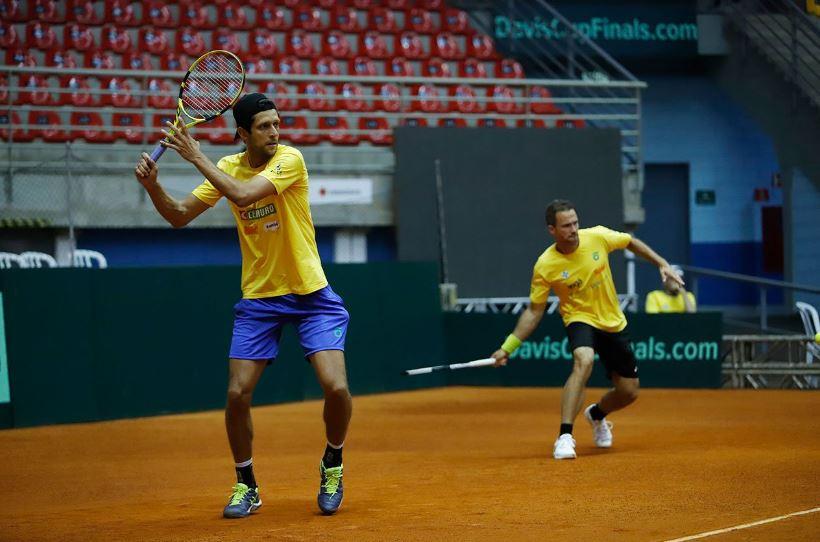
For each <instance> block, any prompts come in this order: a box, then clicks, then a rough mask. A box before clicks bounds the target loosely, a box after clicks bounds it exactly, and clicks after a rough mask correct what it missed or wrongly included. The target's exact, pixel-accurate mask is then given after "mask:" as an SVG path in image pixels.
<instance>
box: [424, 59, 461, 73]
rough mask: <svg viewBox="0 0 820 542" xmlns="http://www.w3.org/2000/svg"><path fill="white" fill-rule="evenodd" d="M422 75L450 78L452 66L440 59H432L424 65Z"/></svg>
mask: <svg viewBox="0 0 820 542" xmlns="http://www.w3.org/2000/svg"><path fill="white" fill-rule="evenodd" d="M421 72H422V75H424V76H425V77H450V76H452V75H453V74H452V72H451V71H450V65H449V64H447V63H446V62H444V61H443V60H442V59H440V58H431V59H430V60H428V61H427V62H425V63H424V64H423V65H422V70H421Z"/></svg>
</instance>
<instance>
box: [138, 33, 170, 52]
mask: <svg viewBox="0 0 820 542" xmlns="http://www.w3.org/2000/svg"><path fill="white" fill-rule="evenodd" d="M138 48H139V50H140V51H145V52H147V53H151V54H152V55H164V54H165V53H167V52H168V50H169V47H168V36H167V35H166V34H165V32H163V31H162V30H159V29H156V28H154V27H152V26H144V27H142V28H140V31H139V41H138Z"/></svg>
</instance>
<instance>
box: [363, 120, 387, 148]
mask: <svg viewBox="0 0 820 542" xmlns="http://www.w3.org/2000/svg"><path fill="white" fill-rule="evenodd" d="M359 130H367V133H366V134H364V139H367V140H368V141H370V142H371V143H372V144H373V145H392V144H393V131H392V130H391V129H390V124H388V122H387V119H384V118H381V117H359Z"/></svg>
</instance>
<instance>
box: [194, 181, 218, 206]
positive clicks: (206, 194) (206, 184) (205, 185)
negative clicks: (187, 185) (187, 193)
mask: <svg viewBox="0 0 820 542" xmlns="http://www.w3.org/2000/svg"><path fill="white" fill-rule="evenodd" d="M191 193H192V194H193V195H194V197H195V198H197V199H198V200H200V201H201V202H202V203H204V204H206V205H209V206H211V207H213V206H214V205H216V204H217V202H218V201H219V200H220V199H221V198H222V193H221V192H220V191H219V190H217V189H216V188H214V185H212V184H211V181H203V182H202V184H201V185H199V186H197V187H196V188H194V191H193V192H191Z"/></svg>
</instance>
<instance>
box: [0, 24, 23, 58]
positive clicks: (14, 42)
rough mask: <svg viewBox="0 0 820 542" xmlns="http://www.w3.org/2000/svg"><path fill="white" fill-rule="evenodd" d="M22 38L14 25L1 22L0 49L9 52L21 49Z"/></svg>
mask: <svg viewBox="0 0 820 542" xmlns="http://www.w3.org/2000/svg"><path fill="white" fill-rule="evenodd" d="M21 45H22V43H20V37H19V36H18V35H17V30H15V29H14V25H12V24H11V23H9V22H7V21H0V47H2V48H3V49H5V50H6V51H8V50H9V49H12V48H14V47H20V46H21Z"/></svg>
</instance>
